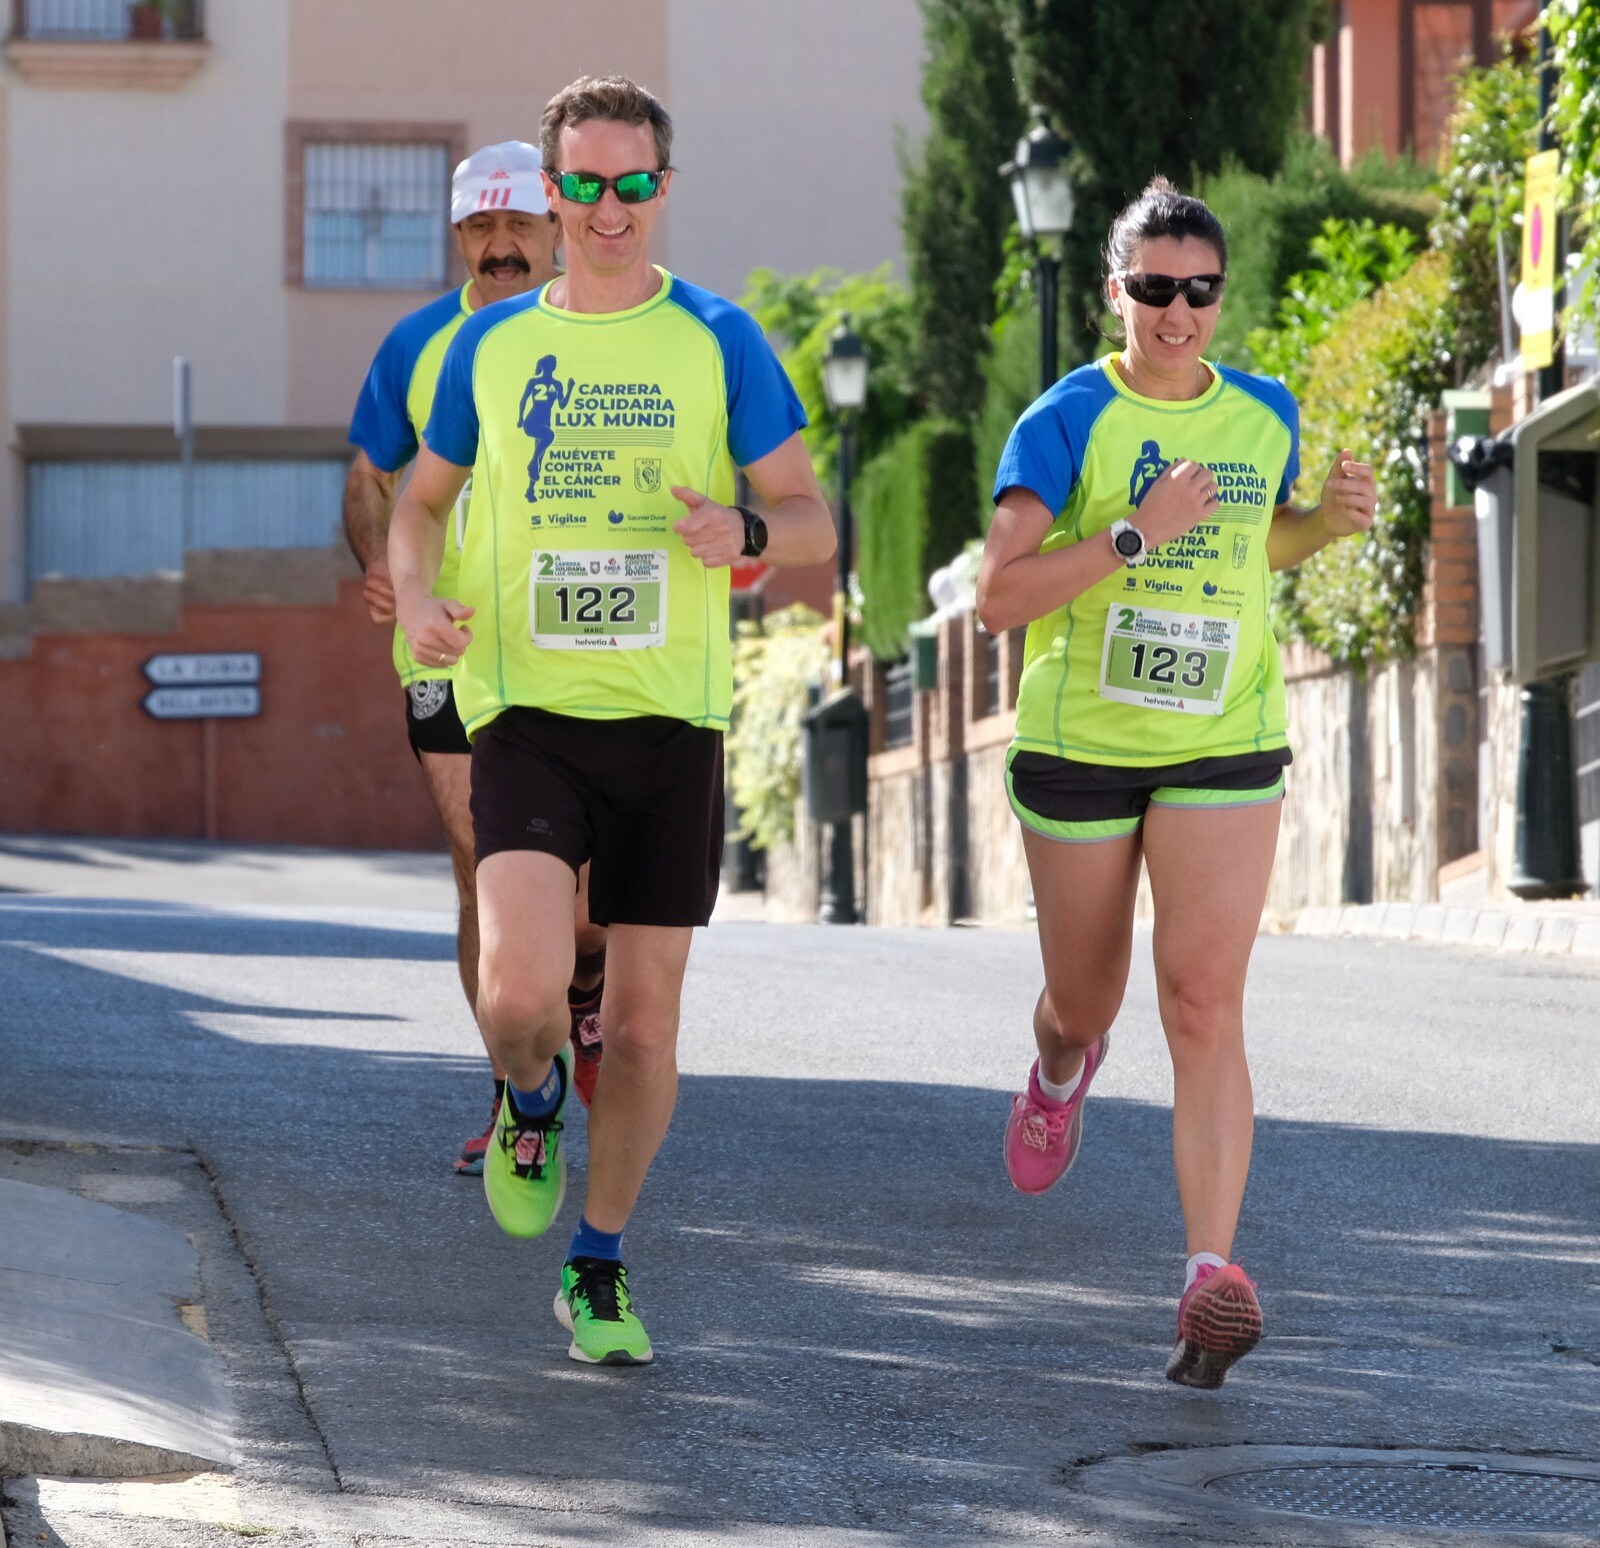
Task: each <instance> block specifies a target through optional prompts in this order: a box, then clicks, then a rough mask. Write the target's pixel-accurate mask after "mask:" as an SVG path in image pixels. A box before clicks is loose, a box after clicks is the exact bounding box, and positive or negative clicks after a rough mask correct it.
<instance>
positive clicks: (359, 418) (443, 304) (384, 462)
mask: <svg viewBox="0 0 1600 1548" xmlns="http://www.w3.org/2000/svg"><path fill="white" fill-rule="evenodd" d="M471 288H472V282H471V281H470V280H469V281H468V282H467V283H466V284H465V285H463V286H462V287H461V289H460V290H453V291H451V292H450V294H449V295H446V296H440V297H439V298H438V299H437V300H435V301H430V302H429V303H428V304H427V305H426V306H423V307H418V309H417V310H416V311H414V312H412V313H411V314H410V315H409V316H407V317H402V318H401V319H400V321H399V322H397V323H396V324H395V325H394V327H393V328H392V329H391V330H390V332H389V336H388V337H387V338H386V339H385V340H384V341H383V343H382V344H381V345H380V346H379V347H378V353H377V355H376V356H375V357H374V358H373V361H372V366H371V368H370V369H369V370H368V372H367V379H366V381H365V382H363V383H362V385H361V396H360V397H359V398H357V399H356V411H355V415H354V417H353V418H352V419H351V421H350V440H351V443H352V444H353V445H356V446H359V447H360V448H361V449H362V451H364V452H365V453H366V454H367V460H368V461H369V462H371V463H372V465H373V467H375V468H379V469H381V470H382V471H383V472H385V473H398V472H399V471H400V469H401V468H403V467H404V466H405V465H406V464H407V463H408V462H410V461H411V459H412V458H413V457H415V456H416V454H417V445H418V443H419V441H420V440H421V438H422V431H423V427H424V426H425V425H426V424H427V423H428V415H429V414H430V413H431V412H432V410H433V390H434V386H435V384H436V383H437V381H438V379H439V367H440V366H441V365H442V364H443V363H444V352H445V349H446V347H447V346H448V345H449V343H450V341H451V339H453V338H454V337H455V336H456V330H457V329H458V328H459V327H460V326H461V325H462V323H464V322H465V321H466V320H467V319H468V318H469V317H470V316H472V308H471V306H469V305H468V303H467V292H468V291H469V290H470V289H471ZM471 498H472V491H471V488H470V486H469V487H468V488H466V489H463V490H462V491H461V498H460V500H458V501H457V502H456V516H455V520H454V521H452V522H451V523H450V531H449V532H448V533H447V534H446V536H445V543H444V558H443V560H442V561H441V563H440V565H439V579H438V581H437V582H436V583H435V585H434V588H433V594H434V595H435V596H436V597H453V596H454V595H455V585H456V572H457V570H458V569H459V568H460V565H461V536H462V530H463V528H464V526H465V523H466V515H467V505H468V502H469V501H470V500H471ZM394 669H395V671H396V672H398V673H399V674H400V681H401V682H402V683H404V684H406V685H407V686H409V685H410V684H412V683H415V682H420V681H422V680H423V679H424V678H430V677H440V678H448V677H451V676H453V675H454V671H455V669H454V668H453V667H441V666H424V665H423V664H422V663H421V662H420V661H418V660H417V658H416V657H415V656H413V655H412V654H411V650H410V647H409V646H407V644H406V637H405V633H404V631H403V630H402V629H401V628H400V626H399V624H396V625H395V630H394Z"/></svg>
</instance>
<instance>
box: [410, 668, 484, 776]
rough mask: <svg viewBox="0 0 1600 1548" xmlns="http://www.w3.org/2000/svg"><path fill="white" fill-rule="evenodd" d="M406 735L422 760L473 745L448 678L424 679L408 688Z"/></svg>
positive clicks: (461, 751)
mask: <svg viewBox="0 0 1600 1548" xmlns="http://www.w3.org/2000/svg"><path fill="white" fill-rule="evenodd" d="M406 736H407V737H408V738H409V739H410V742H411V751H412V752H413V753H414V754H415V755H416V757H417V759H418V761H420V760H421V758H422V755H423V753H459V754H460V755H461V756H462V757H465V756H466V755H467V754H468V753H470V752H471V751H472V743H471V742H469V741H468V740H467V733H466V732H465V731H464V730H463V729H462V727H461V716H460V715H458V714H457V713H456V692H455V685H454V684H453V683H452V682H451V681H450V679H449V678H448V677H422V678H418V679H417V681H416V682H414V683H408V684H407V685H406Z"/></svg>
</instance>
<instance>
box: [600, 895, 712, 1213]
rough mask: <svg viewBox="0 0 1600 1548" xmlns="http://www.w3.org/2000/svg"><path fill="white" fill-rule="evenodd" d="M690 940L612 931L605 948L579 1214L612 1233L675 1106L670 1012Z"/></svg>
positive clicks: (645, 931)
mask: <svg viewBox="0 0 1600 1548" xmlns="http://www.w3.org/2000/svg"><path fill="white" fill-rule="evenodd" d="M693 935H694V932H693V931H692V930H687V929H668V928H664V927H657V926H652V925H613V926H612V927H611V931H610V939H609V942H608V945H607V953H606V956H607V971H606V989H605V998H604V1000H603V1001H602V1003H601V1007H600V1021H601V1024H602V1025H603V1026H604V1027H605V1033H606V1042H605V1048H606V1053H605V1059H604V1060H603V1061H602V1063H601V1065H600V1080H599V1084H598V1085H597V1086H596V1088H595V1094H594V1105H593V1106H592V1107H591V1108H590V1110H589V1193H588V1198H587V1200H586V1201H585V1204H584V1208H583V1213H584V1217H585V1218H586V1219H587V1220H588V1222H589V1224H590V1225H592V1226H594V1227H595V1229H596V1230H600V1231H620V1230H622V1228H623V1227H624V1226H625V1225H626V1224H627V1223H628V1216H629V1215H630V1214H631V1213H632V1212H633V1206H634V1204H635V1203H636V1202H637V1201H638V1198H639V1190H640V1188H641V1187H643V1185H644V1179H645V1173H646V1172H648V1171H649V1170H650V1163H651V1162H652V1161H654V1160H655V1156H656V1152H657V1151H658V1150H659V1149H660V1148H661V1141H662V1140H663V1139H664V1138H665V1137H666V1133H667V1125H668V1124H669V1123H670V1122H671V1121H672V1110H673V1108H674V1107H675V1106H676V1105H677V1101H678V1008H679V1001H680V998H681V996H682V992H683V974H684V969H685V967H686V966H687V964H688V960H689V943H690V941H691V940H692V939H693Z"/></svg>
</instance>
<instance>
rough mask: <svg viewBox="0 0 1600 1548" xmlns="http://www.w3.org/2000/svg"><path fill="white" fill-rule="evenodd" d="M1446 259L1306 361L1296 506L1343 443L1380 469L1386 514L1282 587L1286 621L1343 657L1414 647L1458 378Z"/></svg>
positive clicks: (1316, 489)
mask: <svg viewBox="0 0 1600 1548" xmlns="http://www.w3.org/2000/svg"><path fill="white" fill-rule="evenodd" d="M1458 335H1459V326H1458V319H1457V315H1456V309H1455V306H1454V304H1453V302H1452V300H1451V296H1450V272H1449V265H1448V262H1447V260H1446V258H1445V256H1444V255H1443V254H1441V253H1427V254H1424V255H1423V256H1422V257H1421V258H1419V259H1418V260H1417V261H1416V263H1414V264H1413V265H1412V266H1411V267H1410V268H1409V269H1408V270H1407V271H1406V273H1405V274H1404V275H1402V276H1401V277H1400V278H1399V279H1397V280H1396V281H1394V283H1393V284H1390V285H1388V286H1386V287H1385V288H1384V289H1382V290H1380V291H1378V292H1377V293H1376V294H1375V295H1373V296H1370V297H1368V298H1367V299H1366V300H1364V301H1359V302H1357V303H1356V304H1355V305H1354V306H1353V307H1351V308H1350V310H1349V311H1347V312H1346V313H1345V314H1344V315H1343V316H1342V317H1341V318H1340V319H1339V321H1338V323H1337V324H1336V325H1335V326H1334V327H1333V329H1332V330H1331V331H1330V332H1329V334H1328V335H1327V337H1326V338H1324V339H1323V340H1322V341H1321V342H1320V343H1319V344H1317V345H1316V346H1315V347H1314V348H1313V349H1312V350H1311V353H1310V355H1309V357H1308V358H1307V361H1306V372H1305V375H1306V382H1307V387H1306V390H1305V394H1304V397H1303V398H1302V400H1301V405H1300V409H1301V444H1300V466H1301V475H1300V482H1299V484H1298V486H1297V489H1296V493H1297V495H1298V497H1299V503H1301V504H1303V505H1315V504H1316V503H1317V500H1318V498H1319V496H1320V493H1321V487H1322V480H1323V479H1324V478H1325V477H1326V476H1327V474H1328V471H1329V469H1330V468H1331V467H1332V466H1333V459H1334V457H1335V456H1336V455H1337V454H1338V452H1339V450H1340V448H1341V447H1346V446H1348V447H1351V448H1352V449H1353V450H1354V451H1355V453H1356V455H1357V456H1358V457H1360V458H1362V459H1363V460H1365V461H1368V462H1371V463H1372V464H1373V465H1374V467H1375V468H1376V469H1377V475H1378V519H1377V520H1376V521H1375V522H1374V523H1373V526H1372V530H1371V531H1370V532H1368V533H1367V534H1366V535H1365V537H1363V538H1359V539H1357V538H1349V539H1345V540H1344V541H1342V542H1338V543H1333V544H1330V545H1329V546H1328V547H1327V548H1325V549H1323V551H1322V552H1321V553H1320V554H1317V555H1315V556H1313V557H1312V558H1311V559H1309V560H1307V562H1306V563H1305V564H1304V565H1302V566H1301V567H1300V568H1299V570H1298V571H1296V572H1294V573H1293V574H1292V575H1290V576H1288V577H1286V578H1285V580H1284V582H1283V585H1282V587H1281V589H1280V607H1281V612H1280V623H1281V624H1282V625H1283V626H1285V627H1287V629H1288V631H1289V632H1291V633H1293V634H1296V635H1298V636H1299V637H1301V638H1302V639H1305V640H1307V641H1309V642H1310V643H1311V644H1313V645H1315V646H1317V647H1319V648H1320V649H1322V650H1325V651H1326V652H1327V653H1328V654H1329V655H1330V656H1332V657H1334V658H1335V659H1336V660H1339V661H1346V662H1355V661H1360V660H1361V659H1363V658H1373V659H1377V660H1384V659H1388V658H1391V657H1396V656H1404V655H1409V654H1410V653H1411V651H1412V648H1413V642H1414V634H1413V624H1414V615H1415V610H1416V603H1417V596H1418V593H1419V592H1420V589H1421V584H1422V544H1423V540H1424V539H1425V538H1426V537H1427V535H1428V517H1429V502H1428V470H1427V424H1428V415H1429V413H1430V412H1431V411H1432V410H1433V409H1434V408H1435V407H1436V406H1437V404H1438V402H1439V394H1440V393H1441V392H1442V391H1443V390H1444V389H1445V388H1446V387H1449V386H1452V385H1454V384H1455V383H1456V382H1457V381H1458V380H1459V376H1458V363H1459V353H1460V341H1459V336H1458Z"/></svg>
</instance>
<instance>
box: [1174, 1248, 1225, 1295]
mask: <svg viewBox="0 0 1600 1548" xmlns="http://www.w3.org/2000/svg"><path fill="white" fill-rule="evenodd" d="M1204 1263H1209V1264H1210V1265H1211V1266H1212V1267H1213V1268H1226V1267H1227V1266H1228V1260H1227V1259H1226V1258H1219V1257H1218V1256H1217V1255H1216V1253H1214V1252H1197V1253H1196V1254H1195V1255H1194V1256H1193V1257H1192V1258H1190V1259H1189V1264H1188V1267H1187V1268H1186V1269H1185V1270H1184V1275H1183V1288H1184V1289H1185V1290H1187V1289H1188V1288H1189V1286H1190V1285H1192V1284H1193V1283H1194V1280H1195V1275H1196V1274H1198V1273H1199V1272H1200V1266H1201V1265H1202V1264H1204Z"/></svg>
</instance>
